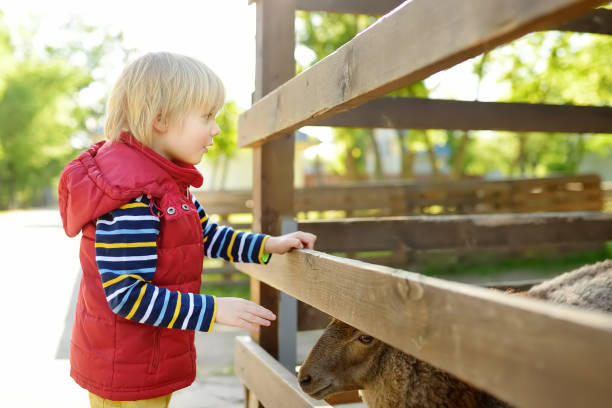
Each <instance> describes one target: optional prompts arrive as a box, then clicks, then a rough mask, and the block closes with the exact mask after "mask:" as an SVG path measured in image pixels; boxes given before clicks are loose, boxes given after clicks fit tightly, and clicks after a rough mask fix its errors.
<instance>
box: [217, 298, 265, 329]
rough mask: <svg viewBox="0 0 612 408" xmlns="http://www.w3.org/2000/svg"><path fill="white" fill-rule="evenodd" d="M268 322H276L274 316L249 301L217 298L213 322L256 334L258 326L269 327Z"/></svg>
mask: <svg viewBox="0 0 612 408" xmlns="http://www.w3.org/2000/svg"><path fill="white" fill-rule="evenodd" d="M270 320H276V315H275V314H274V313H272V312H271V311H269V310H268V309H266V308H265V307H263V306H260V305H258V304H257V303H254V302H251V301H250V300H246V299H242V298H234V297H220V298H217V315H216V316H215V322H217V323H219V324H225V325H228V326H233V327H239V328H241V329H246V330H249V331H251V332H253V333H257V332H258V331H259V326H269V325H270Z"/></svg>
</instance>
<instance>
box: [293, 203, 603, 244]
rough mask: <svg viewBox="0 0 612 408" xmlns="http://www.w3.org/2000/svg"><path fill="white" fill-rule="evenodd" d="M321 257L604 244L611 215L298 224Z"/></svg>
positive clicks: (439, 217) (444, 217)
mask: <svg viewBox="0 0 612 408" xmlns="http://www.w3.org/2000/svg"><path fill="white" fill-rule="evenodd" d="M299 229H300V230H301V231H307V232H311V233H313V234H315V235H317V237H318V238H317V248H319V249H320V250H323V251H325V252H355V251H376V250H400V249H401V250H428V249H450V248H452V249H487V248H501V247H507V248H516V249H518V248H526V247H530V246H537V245H543V244H570V243H583V242H605V241H607V240H609V239H611V238H612V214H607V213H591V212H574V213H535V214H487V215H434V216H411V217H384V218H352V219H343V220H317V221H300V222H299Z"/></svg>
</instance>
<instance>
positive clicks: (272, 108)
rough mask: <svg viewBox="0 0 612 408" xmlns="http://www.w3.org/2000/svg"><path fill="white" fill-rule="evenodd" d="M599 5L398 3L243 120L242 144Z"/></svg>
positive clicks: (517, 0)
mask: <svg viewBox="0 0 612 408" xmlns="http://www.w3.org/2000/svg"><path fill="white" fill-rule="evenodd" d="M264 3H265V2H264ZM602 3H605V1H602V0H540V1H537V2H534V1H532V0H514V1H512V2H508V1H503V0H497V1H491V0H466V1H464V2H462V7H456V3H455V1H454V0H438V1H429V0H414V1H411V2H406V3H403V4H402V5H400V6H399V7H398V8H396V9H394V11H393V12H392V13H389V14H387V15H385V16H384V17H383V18H380V19H379V20H378V21H376V22H375V23H374V24H373V25H371V26H370V27H368V28H367V29H366V30H364V31H363V32H362V33H360V34H359V35H357V36H356V37H355V38H353V39H352V40H351V41H349V42H348V43H346V44H344V45H343V46H342V47H340V48H339V49H338V50H336V51H335V52H334V53H332V54H331V55H329V56H327V57H326V58H324V59H323V60H322V61H320V62H319V63H317V64H315V65H314V66H312V67H311V68H309V69H308V70H306V71H304V72H302V73H301V74H300V75H298V76H296V77H294V78H293V79H291V80H289V81H288V82H286V83H284V84H283V85H281V86H280V87H278V88H276V89H275V90H274V91H272V92H270V93H269V94H268V95H266V96H265V97H264V98H262V99H261V100H259V101H258V102H257V103H255V104H254V105H253V106H252V107H251V108H250V109H249V110H248V111H246V112H244V113H243V114H242V115H240V118H239V125H238V133H239V145H240V146H241V147H244V146H255V145H259V144H261V143H263V142H265V141H267V140H270V139H273V138H277V137H279V136H281V135H283V134H286V133H288V132H291V131H293V130H295V129H298V128H299V127H301V126H304V125H306V124H310V123H313V122H316V121H318V120H322V119H325V118H327V117H330V116H332V115H334V114H336V113H338V112H341V111H344V110H347V109H350V108H352V107H355V106H357V105H360V104H362V103H364V102H367V101H369V100H372V99H374V98H376V97H378V96H381V95H384V94H386V93H388V92H389V91H392V90H394V89H398V88H401V87H402V86H405V85H408V84H410V83H413V82H415V81H418V80H421V79H423V78H426V77H428V76H430V75H432V74H434V73H436V72H438V71H440V70H443V69H446V68H448V67H451V66H453V65H455V64H457V63H459V62H461V61H464V60H466V59H468V58H471V57H474V56H476V55H478V54H480V53H482V52H484V51H488V50H490V49H493V48H495V47H496V46H498V45H500V44H503V43H505V42H508V41H510V40H513V39H515V38H518V37H520V36H521V35H523V34H526V33H528V32H531V31H534V30H539V29H543V28H546V27H550V26H554V25H556V24H559V23H561V22H563V21H566V20H568V19H571V18H572V17H577V16H580V15H582V14H584V13H586V12H588V11H589V10H590V9H592V8H593V7H595V6H597V5H598V4H602ZM391 38H392V39H393V41H389V39H391ZM398 44H401V46H398Z"/></svg>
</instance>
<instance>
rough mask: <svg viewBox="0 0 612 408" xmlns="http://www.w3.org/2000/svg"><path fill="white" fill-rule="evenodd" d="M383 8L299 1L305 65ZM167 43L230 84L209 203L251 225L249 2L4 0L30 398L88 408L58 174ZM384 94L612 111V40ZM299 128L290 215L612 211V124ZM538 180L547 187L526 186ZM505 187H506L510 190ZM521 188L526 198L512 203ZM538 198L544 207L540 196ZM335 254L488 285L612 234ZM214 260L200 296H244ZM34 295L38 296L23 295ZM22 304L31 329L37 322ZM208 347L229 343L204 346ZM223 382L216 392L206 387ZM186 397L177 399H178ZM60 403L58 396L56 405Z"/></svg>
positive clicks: (9, 268) (548, 264)
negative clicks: (137, 70) (144, 57)
mask: <svg viewBox="0 0 612 408" xmlns="http://www.w3.org/2000/svg"><path fill="white" fill-rule="evenodd" d="M607 8H612V7H610V6H607ZM375 20H376V17H374V16H366V15H345V14H335V13H319V12H304V11H300V12H297V13H296V21H295V23H296V37H295V39H296V48H295V60H296V72H301V71H303V70H305V69H308V67H310V66H312V65H313V64H315V63H316V62H317V61H319V60H321V59H322V58H324V57H325V56H326V55H328V54H330V53H332V52H333V51H334V50H336V49H337V48H338V47H339V46H341V45H342V44H344V43H345V42H347V41H348V40H350V39H351V38H353V37H354V36H355V35H356V34H357V33H359V32H360V31H362V30H364V29H366V28H367V27H368V26H369V25H370V24H372V23H373V22H374V21H375ZM415 41H418V39H415ZM162 50H164V51H171V52H177V53H182V54H186V55H190V56H193V57H195V58H198V59H200V60H202V61H203V62H205V63H206V64H207V65H209V66H210V67H211V68H212V69H213V70H214V71H215V72H217V73H218V74H219V76H220V77H221V78H222V80H223V81H224V83H225V86H226V88H227V104H226V105H225V107H224V109H223V110H222V111H221V112H220V114H219V116H218V118H217V121H218V123H219V126H220V128H221V134H220V135H219V136H217V137H216V138H215V145H214V147H213V149H211V151H210V152H209V153H208V154H207V155H206V156H205V157H204V158H203V161H202V163H200V165H199V168H200V170H201V171H202V173H203V174H204V180H205V181H204V186H203V187H202V191H200V192H198V194H199V195H198V197H199V198H200V199H201V201H202V202H204V203H205V207H206V208H207V211H208V212H209V213H214V214H215V217H214V219H215V220H216V221H218V222H221V223H229V224H231V225H234V226H235V227H236V228H244V229H248V228H250V223H251V221H252V216H251V214H250V208H251V207H252V201H251V200H250V198H249V197H250V190H251V187H252V153H251V150H250V149H239V148H238V147H237V144H236V137H237V119H238V116H239V114H240V113H241V112H242V111H244V110H246V109H248V108H249V106H250V104H251V94H252V93H253V91H254V78H255V74H254V70H255V5H254V4H252V5H248V4H247V1H246V0H230V1H208V0H202V1H185V0H175V1H173V2H171V3H170V2H159V1H148V2H144V1H137V0H133V1H121V2H120V1H116V0H109V1H105V2H83V1H76V0H74V1H73V0H56V1H53V2H43V1H28V0H22V1H12V0H11V1H9V0H0V254H1V255H2V256H0V271H1V272H3V276H4V277H5V279H6V286H5V288H10V289H11V290H10V293H9V294H8V295H7V296H5V297H3V299H2V304H3V307H14V306H13V305H15V304H18V305H20V308H19V310H18V313H13V314H12V317H10V318H9V326H8V327H11V326H14V327H18V328H20V329H23V333H24V335H25V338H24V337H23V336H8V339H7V341H8V345H7V348H6V349H5V350H4V351H3V352H4V353H5V358H6V359H8V360H9V361H12V362H13V365H11V367H13V369H14V372H15V373H16V376H15V378H16V379H17V381H15V386H14V387H13V389H12V392H14V394H12V395H13V397H14V398H15V399H16V400H18V399H19V398H24V400H23V401H28V402H27V403H24V404H22V405H21V406H73V405H74V406H83V405H82V404H83V401H85V400H86V399H85V397H84V394H83V393H82V390H80V389H79V388H78V387H77V386H76V385H74V384H73V383H71V382H70V380H69V378H68V366H67V360H66V359H67V347H68V340H69V334H70V326H71V319H72V314H73V311H72V308H73V307H74V305H73V300H74V294H75V291H76V284H77V282H78V277H79V269H78V268H79V267H78V259H77V253H78V242H77V241H78V240H76V239H72V240H69V239H68V238H66V237H65V236H64V235H63V232H62V230H61V221H60V220H59V214H58V213H57V208H56V207H57V192H56V190H57V182H58V178H59V175H60V173H61V171H62V169H63V167H64V166H65V165H66V163H67V162H68V161H70V160H71V159H73V158H75V157H76V156H77V155H78V153H79V152H80V151H82V150H83V149H85V148H87V147H88V146H89V145H90V144H91V143H93V142H96V141H99V140H101V139H102V138H103V124H104V114H105V103H106V98H107V96H108V93H109V91H110V88H111V87H112V85H113V83H114V80H115V79H116V78H117V76H118V75H119V73H120V71H121V70H122V68H123V67H124V66H125V64H126V63H127V62H128V61H130V60H132V59H134V58H136V57H138V56H139V55H141V54H143V53H145V52H150V51H162ZM391 95H392V96H403V97H420V98H435V99H453V100H464V101H483V102H484V101H496V102H502V101H505V102H528V103H547V104H557V105H562V104H574V105H590V106H612V36H609V35H608V36H606V35H597V34H579V33H570V32H560V31H546V32H537V33H533V34H529V35H527V36H525V37H522V38H520V39H518V40H516V41H514V42H512V43H509V44H507V45H505V46H502V47H499V48H497V49H495V50H493V51H491V52H488V53H485V54H483V55H480V56H478V57H476V58H473V59H470V60H468V61H465V62H464V63H461V64H459V65H457V66H455V67H453V68H452V69H449V70H446V71H443V72H440V73H438V74H436V75H433V76H431V77H429V78H427V79H425V80H424V81H420V82H417V83H414V84H412V85H411V86H408V87H406V88H403V89H401V90H398V91H395V92H393V93H392V94H391ZM295 138H296V144H295V146H296V153H295V157H296V159H295V169H294V170H295V178H294V179H295V188H296V202H297V203H299V204H297V205H296V211H295V215H296V217H297V218H299V219H321V218H341V217H346V216H381V215H394V214H397V211H401V213H402V214H415V215H420V214H427V215H435V214H458V213H485V212H530V211H534V208H535V211H574V210H587V209H590V210H603V211H607V212H611V211H612V137H610V135H609V134H607V135H604V134H568V133H557V134H551V133H537V132H523V133H516V132H500V131H448V130H418V129H403V130H389V129H352V128H330V127H322V126H321V127H315V126H309V127H304V128H302V129H300V130H299V131H298V132H296V134H295ZM534 178H538V179H542V180H544V181H542V182H541V183H540V184H537V185H534V184H533V183H532V184H528V185H526V186H523V184H521V182H522V181H524V180H527V179H534ZM424 183H427V185H429V186H434V187H431V189H430V190H427V191H424V190H422V189H420V188H421V187H419V186H422V185H425V184H424ZM470 183H471V184H470ZM500 183H501V184H500ZM364 185H366V186H368V187H372V186H378V187H380V188H381V189H382V190H379V191H381V193H380V198H381V201H380V203H377V204H370V205H364V206H355V205H351V204H350V203H351V202H352V203H354V202H355V198H354V197H353V196H351V191H354V189H355V188H356V187H359V186H364ZM398 185H401V186H404V188H406V189H408V190H410V191H417V190H418V195H417V196H414V197H416V198H414V199H411V200H412V201H411V202H410V205H409V206H408V207H405V206H404V207H402V206H400V207H401V208H400V209H399V210H398V208H397V207H398V206H397V197H396V196H393V195H388V196H387V195H385V194H386V193H382V191H383V190H384V188H385V187H389V186H395V187H397V186H398ZM460 185H461V186H467V187H465V188H462V191H463V193H461V194H459V195H454V196H452V197H451V196H450V195H449V194H448V191H449V190H450V189H451V187H450V186H455V187H457V186H460ZM500 186H504V187H503V188H501V187H500ZM309 189H311V190H309ZM316 189H319V190H316ZM326 189H327V190H326ZM329 189H334V190H335V191H344V190H342V189H346V194H345V195H344V196H343V197H344V198H342V199H340V201H336V202H335V203H334V204H333V205H329V207H328V208H317V209H312V208H310V207H309V206H308V200H306V199H300V198H299V197H305V196H307V195H308V192H309V191H318V192H321V191H329ZM504 189H505V190H504ZM501 190H504V191H511V194H510V195H503V194H501V193H499V191H501ZM491 192H492V193H491ZM568 192H569V193H571V194H574V193H575V192H578V193H576V194H574V195H573V196H572V197H574V196H577V195H581V194H584V196H585V201H584V202H585V203H587V202H588V204H585V205H584V206H581V203H582V201H580V199H577V200H576V203H577V204H575V205H574V206H573V207H572V206H570V207H567V206H565V207H563V208H561V204H560V202H561V201H562V202H563V203H567V195H564V194H566V193H568ZM572 192H574V193H572ZM498 193H499V194H498ZM569 193H568V194H569ZM317 194H320V193H317ZM496 194H497V195H496ZM500 194H501V195H500ZM521 194H522V196H521ZM588 194H596V196H597V199H596V200H595V201H596V202H597V207H598V208H590V207H588V205H592V203H593V200H592V199H591V198H592V195H591V196H588ZM298 196H299V197H298ZM518 196H521V197H523V198H522V200H523V201H520V200H519V201H516V200H515V201H513V202H512V203H510V200H511V199H512V197H514V198H516V197H518ZM351 197H352V198H351ZM491 197H494V198H491ZM559 197H561V198H559ZM589 197H591V198H589ZM385 200H386V201H385ZM504 200H506V201H504ZM536 201H537V202H538V203H539V204H538V205H536V206H535V207H534V205H533V203H534V202H536ZM339 255H343V256H349V257H354V258H358V259H367V260H369V261H371V262H379V263H383V264H387V265H392V266H401V267H404V268H408V267H409V268H410V269H411V270H415V271H419V272H423V273H427V274H430V275H435V276H442V277H446V278H452V279H458V280H464V281H490V280H495V279H506V278H517V277H518V278H532V277H541V276H550V275H552V274H556V273H559V272H561V271H565V270H570V269H572V268H574V267H575V266H578V265H582V264H585V263H589V262H594V261H597V260H600V259H605V258H609V257H611V256H612V245H610V242H602V243H597V245H593V244H592V243H589V244H588V245H584V246H580V245H578V246H575V247H573V248H567V247H564V248H541V250H530V251H524V250H521V251H511V252H505V253H487V254H483V253H467V252H466V253H458V252H445V253H436V254H435V256H432V254H431V253H424V254H416V253H402V254H399V255H398V254H395V253H387V252H384V251H378V252H376V251H372V252H367V253H366V252H364V253H340V254H339ZM206 262H207V264H206V268H205V270H208V272H207V276H206V278H205V284H206V288H205V289H203V290H206V291H207V293H212V294H215V295H218V296H227V295H232V296H233V295H238V296H243V297H248V296H249V288H248V280H247V279H246V277H245V276H243V275H241V274H240V273H238V272H237V271H236V270H235V269H233V268H231V267H230V266H228V265H224V264H222V263H221V262H218V261H215V260H207V261H206ZM24 289H25V290H26V294H24V292H23V291H24ZM32 292H34V293H35V294H34V295H32ZM24 296H27V297H30V296H33V297H34V298H35V299H36V301H35V302H25V304H24V302H22V299H23V297H24ZM43 310H44V313H43ZM45 314H48V315H49V316H48V317H43V316H45ZM25 316H28V317H34V321H36V322H37V323H36V324H32V323H27V324H26V320H28V319H26V318H25ZM25 326H27V328H25ZM235 334H236V333H233V332H231V333H230V334H229V335H228V336H230V337H231V336H234V335H235ZM220 338H221V339H223V337H220ZM41 339H44V340H42V341H41ZM198 339H200V337H198ZM221 343H223V341H220V343H219V347H222V345H221ZM230 343H231V342H230ZM41 344H44V345H45V347H41ZM202 349H203V348H202ZM33 350H34V351H33ZM16 351H17V352H16ZM32 353H33V354H34V355H35V356H38V357H39V359H38V361H52V362H51V363H50V365H48V366H41V365H39V364H35V363H34V365H32V363H24V362H23V361H25V355H27V354H32ZM206 353H207V351H206V350H204V349H203V353H202V359H203V360H206V359H207V358H208V357H210V358H211V359H212V358H214V357H212V356H207V355H206ZM228 353H229V356H230V357H228V359H229V360H228V359H225V360H222V361H221V360H220V361H218V363H215V362H214V361H213V362H212V363H211V364H210V365H209V366H207V367H208V368H201V369H200V368H199V370H201V373H202V374H206V373H208V374H210V373H211V372H212V373H213V374H214V373H216V374H233V373H232V368H231V347H230V350H229V351H228ZM211 354H217V355H218V354H220V353H217V352H215V351H214V350H211ZM208 361H211V360H208ZM9 365H10V364H9ZM32 373H36V374H32ZM55 378H59V379H61V381H62V382H61V385H58V383H56V382H54V381H51V380H50V379H55ZM202 381H203V380H202ZM219 381H221V383H222V384H225V383H223V381H224V380H219ZM213 382H214V381H213ZM210 384H211V383H210V382H208V383H202V384H201V386H202V387H206V386H209V385H210ZM234 385H235V384H234ZM234 385H233V386H234ZM223 386H225V385H223ZM235 387H237V388H231V387H230V388H228V389H229V390H230V391H228V395H229V397H228V396H226V397H224V398H226V399H225V400H223V401H225V402H223V406H232V405H231V404H232V403H236V404H238V405H236V406H240V403H241V399H240V398H241V397H242V395H241V394H240V393H241V391H240V390H241V388H240V385H239V384H238V385H235ZM221 388H222V387H221ZM202 389H204V388H200V391H201V390H202ZM216 389H217V390H218V389H219V387H217V388H216ZM32 390H41V392H36V393H32V392H31V391H32ZM236 390H238V391H236ZM202 392H204V391H202ZM214 392H215V391H211V390H210V389H208V388H207V389H206V391H205V393H206V395H208V396H209V397H210V395H211V393H213V394H214ZM236 392H238V393H239V394H240V395H238V396H237V397H235V396H236ZM45 393H46V394H45ZM221 394H222V392H221ZM49 395H55V397H53V398H50V397H49ZM232 395H233V396H234V397H235V398H234V397H232ZM177 398H178V399H179V401H180V398H181V396H180V395H179V396H178V397H177ZM183 398H184V400H183V402H184V405H180V406H189V405H188V402H187V401H188V400H190V397H189V398H188V397H183ZM227 398H229V399H227ZM232 398H234V399H235V401H234V400H232ZM9 399H10V398H9ZM56 400H57V401H61V402H57V405H55V404H56V403H54V402H49V401H56ZM69 400H70V401H71V402H70V403H68V402H67V401H69ZM228 401H229V402H228ZM214 404H215V403H214V402H213V403H212V405H210V406H215V405H214ZM219 404H221V403H219ZM15 406H18V405H15ZM194 406H203V405H194ZM217 406H219V405H217Z"/></svg>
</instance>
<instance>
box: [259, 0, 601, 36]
mask: <svg viewBox="0 0 612 408" xmlns="http://www.w3.org/2000/svg"><path fill="white" fill-rule="evenodd" d="M264 1H265V0H264ZM402 3H403V0H377V1H372V0H296V7H295V8H296V9H297V10H305V11H327V12H332V13H350V14H369V15H373V16H379V15H382V14H385V13H387V12H389V10H391V9H393V8H395V7H397V6H399V5H400V4H402ZM550 30H559V31H573V32H579V33H593V34H612V10H609V9H603V8H602V9H597V10H594V11H593V12H592V13H589V14H587V15H585V16H583V17H579V18H577V19H575V20H572V21H569V22H567V23H563V24H561V25H559V26H557V27H553V28H550Z"/></svg>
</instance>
